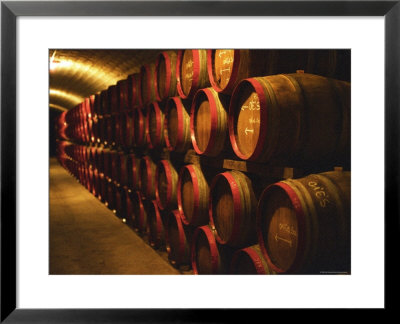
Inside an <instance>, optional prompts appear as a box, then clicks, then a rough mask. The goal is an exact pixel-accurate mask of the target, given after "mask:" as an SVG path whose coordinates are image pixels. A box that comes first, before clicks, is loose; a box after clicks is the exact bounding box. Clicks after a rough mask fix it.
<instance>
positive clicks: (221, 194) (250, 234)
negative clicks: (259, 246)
mask: <svg viewBox="0 0 400 324" xmlns="http://www.w3.org/2000/svg"><path fill="white" fill-rule="evenodd" d="M256 210H257V198H256V196H255V193H254V190H253V186H252V182H251V180H250V179H249V178H248V177H247V176H246V175H245V174H244V173H242V172H240V171H227V172H223V173H219V174H218V175H216V176H215V177H214V179H213V181H212V183H211V185H210V202H209V213H210V215H209V216H210V224H211V225H213V226H215V229H216V239H217V241H218V243H220V244H227V245H229V246H232V247H244V246H249V245H252V244H254V243H256V242H257V236H256Z"/></svg>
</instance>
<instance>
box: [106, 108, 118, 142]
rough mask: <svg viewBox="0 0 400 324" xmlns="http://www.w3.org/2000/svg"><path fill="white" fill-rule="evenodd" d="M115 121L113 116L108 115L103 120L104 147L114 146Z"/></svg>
mask: <svg viewBox="0 0 400 324" xmlns="http://www.w3.org/2000/svg"><path fill="white" fill-rule="evenodd" d="M115 120H116V118H115V115H109V116H107V117H106V118H105V126H106V140H105V141H104V145H106V146H108V147H113V146H115V124H116V122H115Z"/></svg>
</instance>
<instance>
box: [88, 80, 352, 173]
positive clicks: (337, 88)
mask: <svg viewBox="0 0 400 324" xmlns="http://www.w3.org/2000/svg"><path fill="white" fill-rule="evenodd" d="M185 105H187V103H185V104H184V103H183V102H182V100H181V99H180V98H178V97H174V98H170V99H169V100H167V102H162V103H161V102H152V103H151V104H149V105H148V106H146V107H144V108H142V109H135V110H133V111H132V112H130V113H123V114H117V115H110V116H108V117H104V118H100V119H98V120H97V121H93V123H92V124H91V126H90V127H89V128H90V129H96V131H86V130H85V131H84V133H85V134H86V135H85V136H84V137H85V138H93V139H94V141H96V138H95V137H96V136H98V135H95V133H96V134H99V135H100V137H99V138H97V142H99V141H101V142H103V143H104V144H105V145H106V146H110V147H114V146H121V147H130V146H137V147H145V146H148V147H149V148H156V147H162V146H165V145H166V146H168V148H169V149H170V150H174V149H176V150H177V151H184V150H187V149H188V148H189V147H190V144H192V145H193V148H194V149H195V151H196V152H197V153H198V154H201V155H207V156H217V155H221V154H222V153H223V152H227V151H229V150H231V149H232V150H233V151H234V153H235V154H236V155H237V156H238V157H239V158H240V159H243V160H249V161H255V162H263V163H269V164H271V165H278V166H290V167H308V166H309V165H313V166H315V167H317V166H318V167H327V166H329V167H333V166H337V165H340V166H348V165H349V163H350V133H351V132H350V84H349V83H348V82H345V81H338V80H334V79H329V78H326V77H321V76H318V75H312V74H306V73H295V74H286V75H284V74H282V75H273V76H266V77H256V78H250V79H245V80H242V81H241V82H240V83H239V84H238V85H237V86H236V88H235V90H234V92H233V94H232V97H229V96H226V95H223V94H219V93H217V92H216V91H215V90H214V89H212V88H205V89H200V90H198V91H197V92H196V95H195V96H194V98H193V100H192V105H191V112H190V119H188V114H187V109H185V108H186V107H185ZM164 112H166V114H164ZM165 116H166V117H165ZM164 119H165V121H164ZM188 120H190V136H191V142H192V143H190V142H189V140H188V127H187V125H188ZM97 124H98V125H99V128H100V129H99V130H97V128H98V127H97V126H95V125H97ZM85 125H86V124H85ZM146 126H147V127H146ZM81 128H82V127H81ZM132 128H133V130H132ZM83 129H85V128H83ZM100 138H101V139H100Z"/></svg>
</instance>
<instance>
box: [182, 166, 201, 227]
mask: <svg viewBox="0 0 400 324" xmlns="http://www.w3.org/2000/svg"><path fill="white" fill-rule="evenodd" d="M185 171H188V172H189V175H190V178H191V182H192V185H193V216H192V219H191V221H189V220H188V219H187V218H186V216H185V213H184V212H183V206H182V198H181V196H182V189H181V187H182V178H183V173H184V172H185ZM177 201H178V210H179V212H180V214H181V218H182V222H183V223H184V224H185V225H190V224H193V223H195V222H196V220H197V218H198V217H197V215H198V210H199V207H200V187H199V180H198V178H197V174H196V170H195V166H194V165H193V164H188V165H184V166H183V167H182V168H181V169H180V171H179V177H178V187H177Z"/></svg>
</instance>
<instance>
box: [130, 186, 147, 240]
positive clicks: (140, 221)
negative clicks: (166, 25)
mask: <svg viewBox="0 0 400 324" xmlns="http://www.w3.org/2000/svg"><path fill="white" fill-rule="evenodd" d="M133 195H134V196H135V198H136V199H137V201H138V204H139V215H136V214H135V222H134V223H135V228H136V229H137V230H138V231H139V232H141V233H142V232H143V231H144V230H145V229H144V225H145V224H144V205H143V195H142V194H141V192H140V191H139V190H135V191H133ZM138 216H139V217H138Z"/></svg>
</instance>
